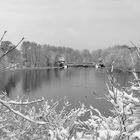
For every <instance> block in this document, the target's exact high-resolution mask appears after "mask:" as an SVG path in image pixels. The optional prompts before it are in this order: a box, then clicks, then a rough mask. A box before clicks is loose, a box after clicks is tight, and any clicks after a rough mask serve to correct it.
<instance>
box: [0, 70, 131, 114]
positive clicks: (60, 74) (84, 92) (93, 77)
mask: <svg viewBox="0 0 140 140" xmlns="http://www.w3.org/2000/svg"><path fill="white" fill-rule="evenodd" d="M114 76H115V77H116V78H117V80H118V83H119V84H120V85H121V86H128V81H131V80H132V79H133V76H132V75H131V74H130V73H123V72H114ZM106 80H107V73H106V72H105V70H104V69H99V70H96V69H94V68H68V69H53V70H22V71H21V70H20V71H10V72H1V73H0V90H1V91H6V92H7V94H8V96H9V97H10V98H12V99H15V98H16V97H17V96H20V97H24V98H25V97H29V98H30V100H34V99H38V98H41V97H45V98H46V99H48V100H51V99H54V100H55V101H56V100H58V99H60V98H62V97H64V96H66V97H67V98H68V100H69V101H70V102H71V103H72V104H73V105H75V106H77V105H78V102H79V101H80V102H82V103H84V104H85V105H86V106H89V105H93V106H94V107H95V108H97V109H99V110H100V111H101V112H102V113H104V115H109V114H110V111H109V109H110V108H111V105H110V103H108V102H107V101H106V100H105V99H103V98H105V94H107V93H108V91H107V88H106V86H105V81H106Z"/></svg>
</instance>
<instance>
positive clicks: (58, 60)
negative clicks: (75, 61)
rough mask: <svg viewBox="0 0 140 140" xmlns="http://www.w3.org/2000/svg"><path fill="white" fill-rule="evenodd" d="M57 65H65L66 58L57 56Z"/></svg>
mask: <svg viewBox="0 0 140 140" xmlns="http://www.w3.org/2000/svg"><path fill="white" fill-rule="evenodd" d="M57 65H58V66H59V67H65V66H66V59H65V57H64V56H60V57H58V58H57Z"/></svg>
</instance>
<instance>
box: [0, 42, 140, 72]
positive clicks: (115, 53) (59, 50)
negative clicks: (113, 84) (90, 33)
mask: <svg viewBox="0 0 140 140" xmlns="http://www.w3.org/2000/svg"><path fill="white" fill-rule="evenodd" d="M11 47H14V45H13V44H12V43H11V42H10V41H3V42H2V43H1V49H0V53H2V52H6V51H7V50H9V49H11ZM59 57H64V58H65V61H66V63H68V64H71V63H72V64H83V63H90V64H92V63H93V64H95V63H98V62H99V61H102V62H103V63H104V65H105V66H107V67H112V65H113V67H114V68H122V69H132V68H134V67H135V68H136V69H139V68H140V58H139V57H138V48H136V47H131V48H130V47H129V46H127V45H117V46H114V47H109V48H107V49H98V50H95V51H92V52H91V51H89V50H87V49H85V50H82V51H79V50H76V49H72V48H67V47H60V46H53V45H49V44H47V45H40V44H37V43H35V42H29V41H24V42H23V43H22V45H21V48H20V50H17V49H15V50H14V51H12V52H10V53H9V54H8V55H7V56H6V58H5V62H6V63H7V64H9V63H10V64H11V63H19V64H20V66H26V67H46V66H56V65H57V61H58V58H59Z"/></svg>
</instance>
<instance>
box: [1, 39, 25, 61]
mask: <svg viewBox="0 0 140 140" xmlns="http://www.w3.org/2000/svg"><path fill="white" fill-rule="evenodd" d="M23 40H24V37H23V38H22V39H21V40H20V41H19V43H18V44H17V45H16V46H15V47H13V48H12V49H10V50H8V51H6V52H5V53H4V54H3V55H2V56H1V57H0V60H1V59H2V58H3V57H4V56H5V55H7V54H8V53H10V52H11V51H13V50H14V49H16V48H17V47H18V45H19V44H20V43H21V42H22V41H23Z"/></svg>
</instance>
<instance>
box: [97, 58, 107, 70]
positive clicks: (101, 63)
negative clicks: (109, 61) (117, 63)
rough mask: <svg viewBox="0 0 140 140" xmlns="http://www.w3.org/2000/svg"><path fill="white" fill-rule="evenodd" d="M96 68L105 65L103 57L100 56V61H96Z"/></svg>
mask: <svg viewBox="0 0 140 140" xmlns="http://www.w3.org/2000/svg"><path fill="white" fill-rule="evenodd" d="M95 67H96V68H101V67H105V64H104V62H103V59H102V58H99V59H98V62H97V63H96V66H95Z"/></svg>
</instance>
